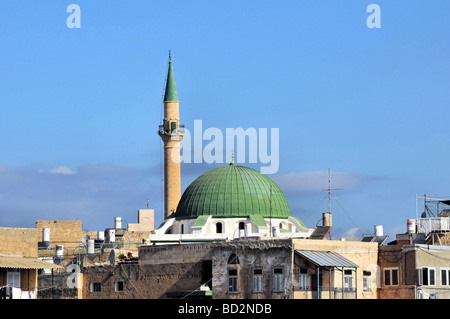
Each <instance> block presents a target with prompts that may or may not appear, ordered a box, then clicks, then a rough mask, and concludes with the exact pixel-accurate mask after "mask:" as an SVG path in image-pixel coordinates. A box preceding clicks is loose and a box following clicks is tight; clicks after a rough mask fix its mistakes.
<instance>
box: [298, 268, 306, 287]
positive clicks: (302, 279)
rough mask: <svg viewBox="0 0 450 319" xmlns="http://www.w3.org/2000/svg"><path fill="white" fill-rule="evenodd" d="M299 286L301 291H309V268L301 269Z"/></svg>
mask: <svg viewBox="0 0 450 319" xmlns="http://www.w3.org/2000/svg"><path fill="white" fill-rule="evenodd" d="M298 284H299V289H300V290H308V268H305V267H302V268H300V274H299V283H298Z"/></svg>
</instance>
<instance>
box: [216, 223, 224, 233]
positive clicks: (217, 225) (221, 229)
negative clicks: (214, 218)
mask: <svg viewBox="0 0 450 319" xmlns="http://www.w3.org/2000/svg"><path fill="white" fill-rule="evenodd" d="M222 232H223V225H222V223H216V233H217V234H221V233H222Z"/></svg>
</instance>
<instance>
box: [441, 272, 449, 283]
mask: <svg viewBox="0 0 450 319" xmlns="http://www.w3.org/2000/svg"><path fill="white" fill-rule="evenodd" d="M441 285H442V286H449V285H450V268H441Z"/></svg>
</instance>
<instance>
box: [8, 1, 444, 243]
mask: <svg viewBox="0 0 450 319" xmlns="http://www.w3.org/2000/svg"><path fill="white" fill-rule="evenodd" d="M71 3H75V4H78V5H79V7H80V8H81V28H79V29H76V28H75V29H70V28H68V27H67V25H66V19H67V17H68V16H69V15H70V13H67V12H66V8H67V6H68V5H69V4H71ZM371 3H375V4H378V5H379V7H380V9H381V28H378V29H370V28H368V27H367V25H366V19H367V17H368V16H369V15H370V13H367V12H366V8H367V6H368V5H369V4H371ZM449 9H450V3H449V2H448V1H438V0H436V1H425V0H420V1H419V0H417V1H413V0H410V1H401V0H399V1H350V0H349V1H347V0H341V1H324V0H314V1H313V0H303V1H301V0H296V1H294V0H289V1H288V0H283V1H268V0H267V1H266V0H260V1H242V0H241V1H233V0H227V1H219V0H214V1H200V0H199V1H193V0H187V1H167V0H165V1H156V0H155V1H137V0H135V1H133V0H132V1H124V0H120V1H119V0H117V1H114V0H113V1H100V0H97V1H81V0H80V1H61V0H57V1H56V0H55V1H53V0H45V1H39V2H37V1H20V0H17V1H11V0H1V2H0V41H1V50H0V109H1V116H0V226H1V227H34V223H35V221H36V220H41V219H43V220H46V219H80V220H82V222H83V227H84V228H85V229H86V230H103V229H104V228H107V227H111V226H113V220H114V217H115V216H121V217H122V218H123V219H124V220H126V221H128V222H130V223H135V222H136V221H137V210H138V209H139V208H145V207H146V203H147V199H149V201H150V207H151V208H154V209H155V211H156V223H159V222H161V209H162V204H161V198H162V197H161V180H160V179H161V152H160V150H161V141H160V138H159V137H158V135H157V134H156V130H157V127H158V125H159V124H160V119H161V105H162V93H163V87H164V79H165V76H166V71H167V60H168V50H169V49H170V50H172V58H173V63H174V71H175V78H176V82H177V89H178V96H179V99H180V113H181V120H182V122H183V123H184V124H185V125H186V127H187V128H192V125H193V123H194V120H202V123H203V127H204V128H208V127H217V128H219V129H221V130H224V131H225V129H226V128H237V127H243V128H249V127H254V128H269V129H270V128H279V132H280V145H279V147H280V167H279V171H278V173H277V174H275V175H271V176H270V177H271V178H273V179H274V180H275V181H276V182H277V183H278V185H279V186H280V187H281V188H282V189H283V191H284V192H285V195H286V197H287V199H288V201H289V203H290V206H291V209H292V213H293V215H294V216H296V217H298V218H300V219H301V220H303V221H304V222H305V223H306V224H307V225H308V226H309V227H314V226H315V225H316V223H317V221H318V220H319V219H320V218H321V213H322V212H325V211H326V210H327V207H328V203H327V200H326V199H325V195H326V193H325V192H323V191H321V190H322V189H325V188H326V187H327V186H328V185H327V170H328V168H330V169H331V171H332V174H333V175H332V183H333V184H332V187H334V188H342V189H343V190H342V191H338V192H336V193H335V196H338V197H339V199H338V200H334V201H333V202H332V211H333V225H334V229H333V232H332V235H333V236H334V237H340V236H349V235H350V234H353V235H355V236H361V235H362V234H371V233H373V226H374V225H383V226H384V230H385V233H387V234H389V235H390V239H389V240H393V239H395V238H394V234H395V233H403V232H405V231H406V220H407V219H408V218H415V216H416V198H415V196H416V194H425V193H426V194H438V195H441V196H446V195H450V190H449V182H448V181H449V180H450V178H449V177H450V176H449V175H450V169H449V168H450V161H449V160H448V158H449V157H450V154H449V149H448V147H447V145H448V139H449V133H448V129H447V127H448V124H447V122H448V118H449V113H450V112H449V107H448V106H449V102H450V81H449V71H450V70H449V68H450V63H449V59H448V56H449V55H448V53H449V50H450V28H449V27H448V19H447V16H448V11H449ZM244 165H245V164H244ZM216 166H217V165H215V164H212V165H207V164H183V166H182V184H183V186H182V187H183V189H184V188H185V187H187V185H189V183H190V182H192V181H193V180H194V179H195V178H196V177H197V176H199V175H200V174H201V173H203V172H205V171H207V170H208V169H211V168H213V167H216ZM248 166H252V165H250V164H249V165H248ZM253 166H254V165H253ZM253 166H252V167H253ZM420 209H421V207H420V208H419V210H420Z"/></svg>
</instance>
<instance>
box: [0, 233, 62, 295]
mask: <svg viewBox="0 0 450 319" xmlns="http://www.w3.org/2000/svg"><path fill="white" fill-rule="evenodd" d="M56 268H60V267H59V266H56V265H53V264H50V263H47V262H44V261H41V260H40V259H38V232H37V230H36V229H34V228H4V227H1V228H0V299H3V298H11V299H35V298H38V291H37V289H38V271H39V270H42V269H56Z"/></svg>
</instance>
